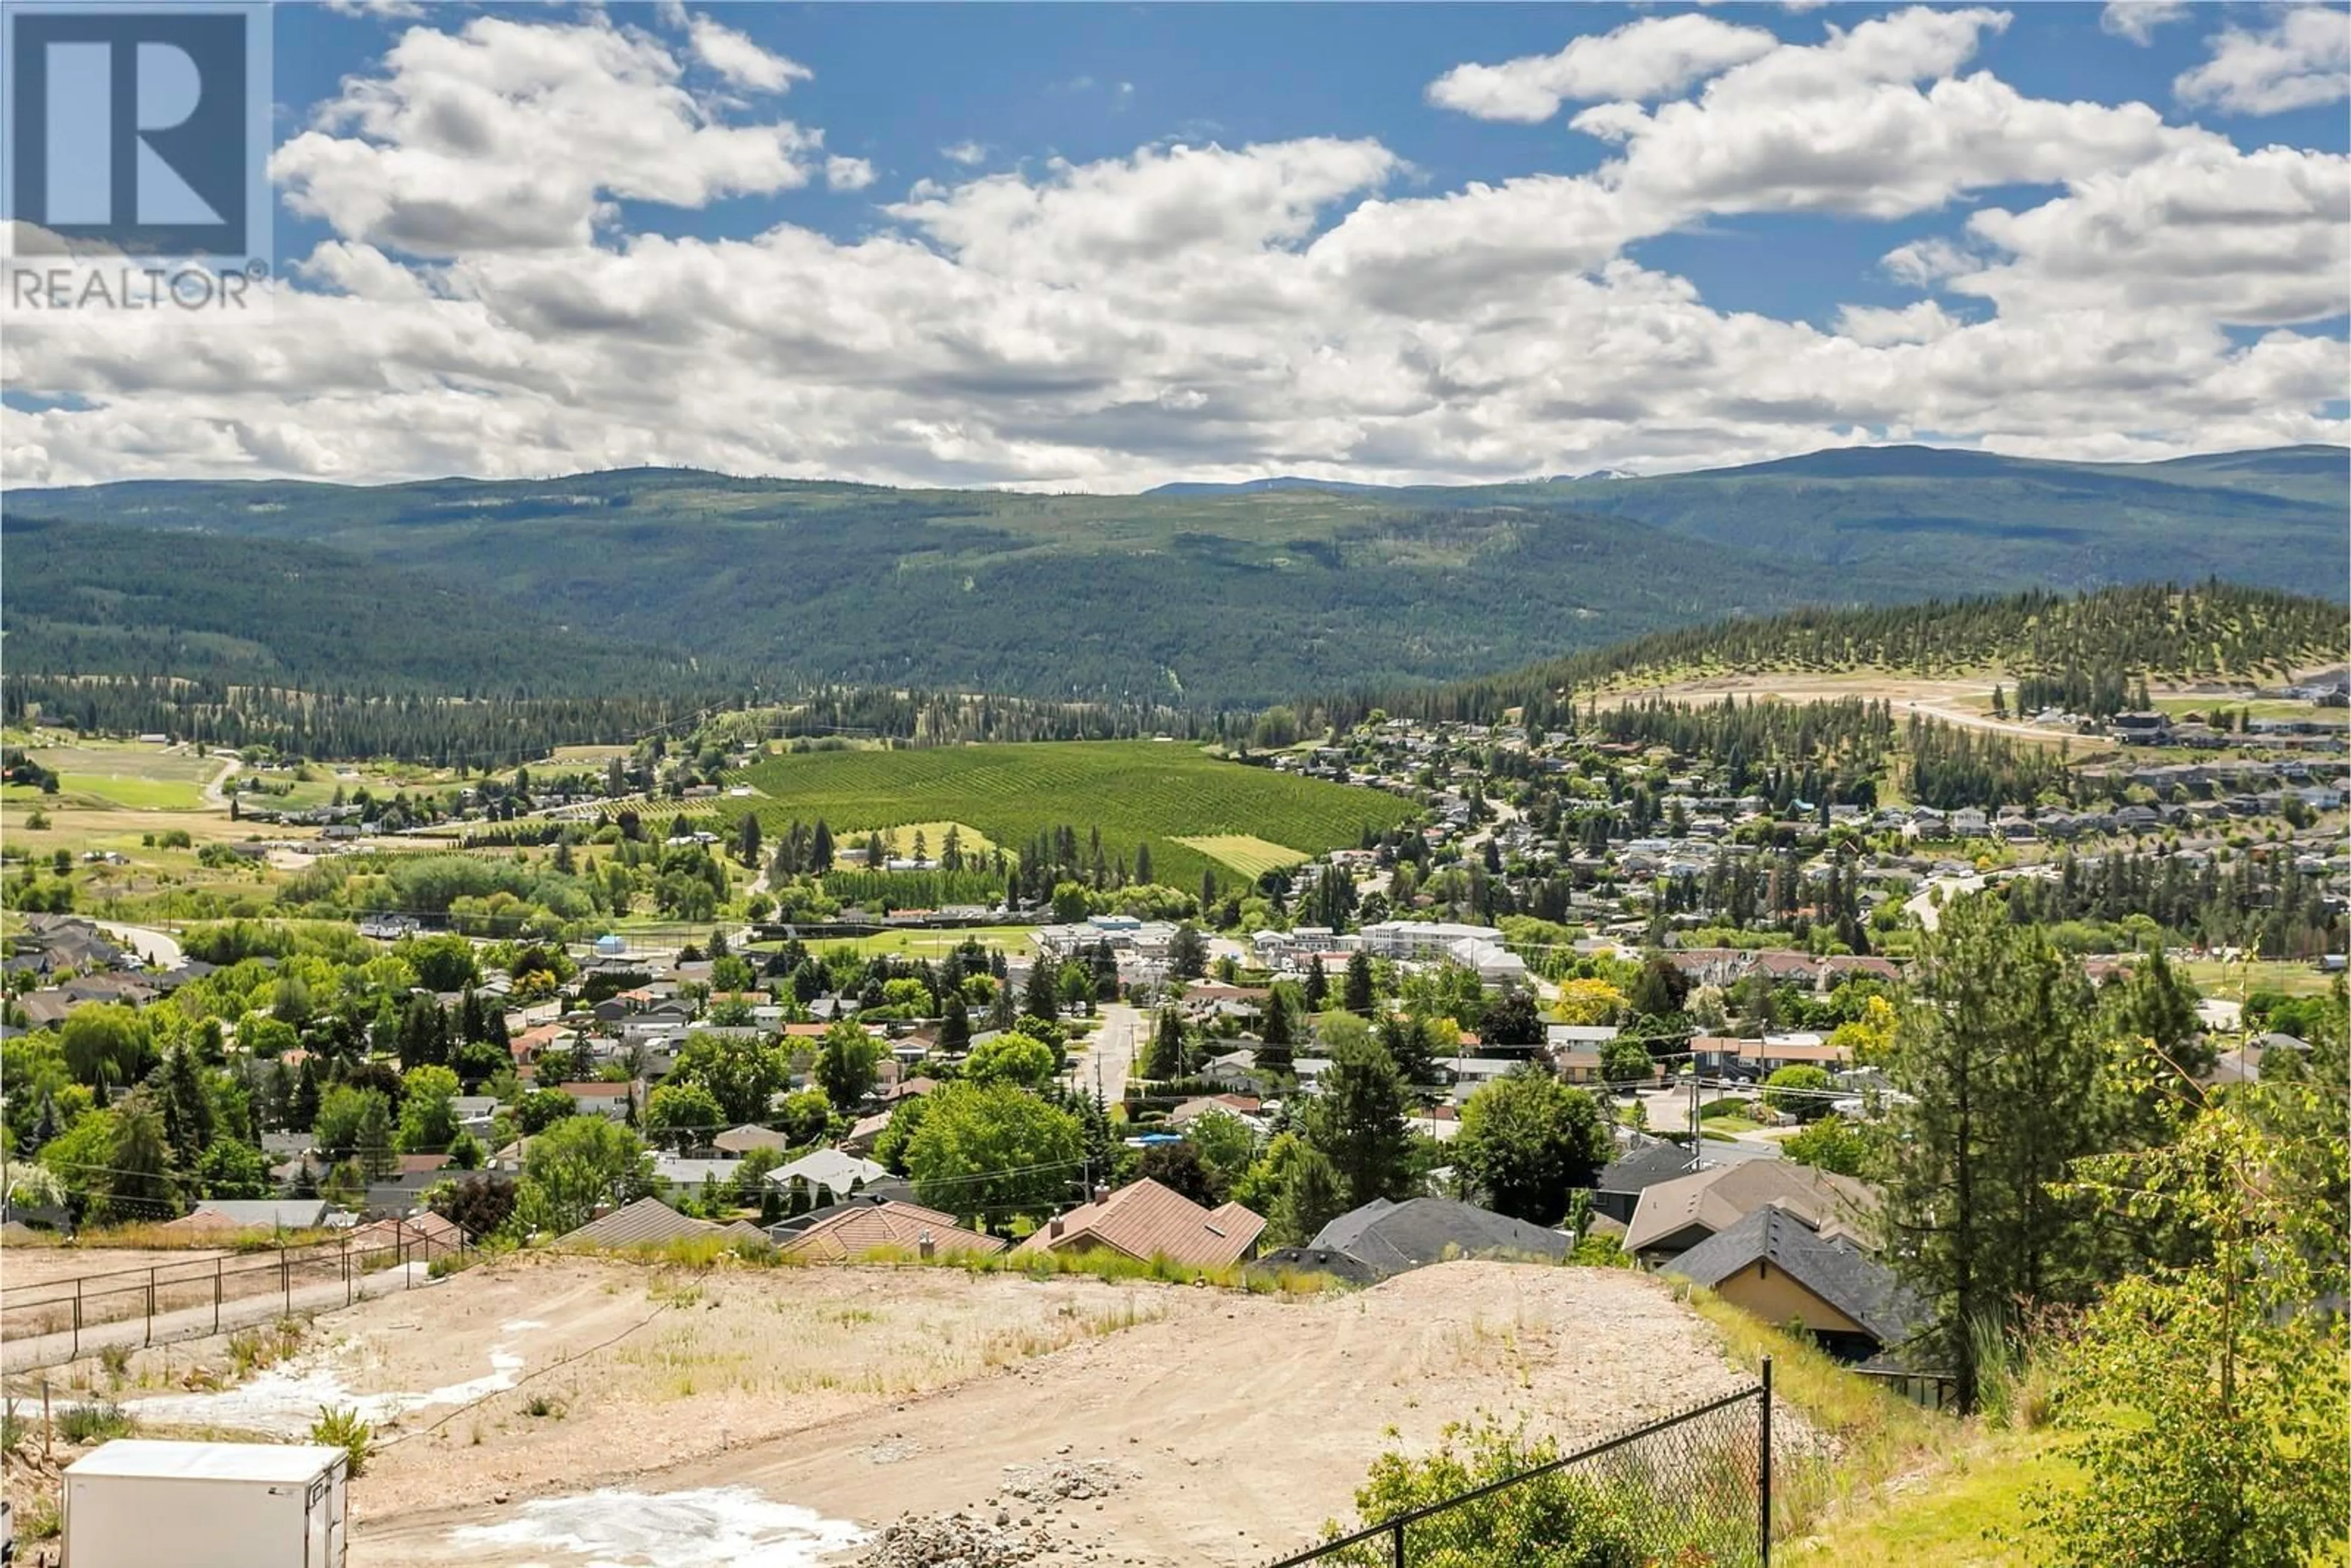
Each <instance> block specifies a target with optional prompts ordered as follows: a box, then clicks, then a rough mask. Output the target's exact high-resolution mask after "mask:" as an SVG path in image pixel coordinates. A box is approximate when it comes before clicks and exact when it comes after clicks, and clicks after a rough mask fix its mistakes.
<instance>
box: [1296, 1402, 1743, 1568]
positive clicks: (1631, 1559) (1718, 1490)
mask: <svg viewBox="0 0 2351 1568" xmlns="http://www.w3.org/2000/svg"><path fill="white" fill-rule="evenodd" d="M1309 1563H1312V1564H1317V1565H1320V1568H1342V1565H1343V1568H1650V1565H1652V1564H1654V1565H1657V1568H1770V1564H1771V1362H1770V1361H1769V1359H1768V1358H1767V1359H1766V1360H1765V1362H1764V1364H1763V1381H1762V1382H1761V1383H1760V1384H1759V1385H1756V1386H1754V1387H1752V1388H1747V1389H1742V1390H1740V1392H1739V1393H1736V1394H1732V1395H1727V1396H1724V1397H1722V1398H1720V1399H1716V1400H1711V1401H1709V1402H1708V1403H1707V1404H1704V1405H1699V1406H1695V1407H1693V1408H1691V1409H1687V1410H1683V1411H1680V1412H1677V1414H1675V1415H1672V1416H1666V1417H1665V1418H1664V1419H1662V1420H1657V1421H1652V1422H1649V1423H1647V1424H1646V1425H1645V1426H1642V1427H1635V1428H1634V1429H1633V1430H1631V1431H1629V1432H1624V1433H1620V1434H1618V1435H1617V1436H1616V1437H1611V1438H1608V1439H1607V1440H1606V1441H1604V1442H1600V1443H1595V1444H1593V1445H1592V1446H1591V1447H1589V1448H1582V1449H1579V1450H1577V1451H1576V1452H1575V1453H1573V1454H1569V1455H1566V1456H1564V1457H1563V1458H1557V1459H1553V1460H1551V1461H1549V1462H1547V1463H1544V1464H1540V1465H1535V1466H1531V1467H1530V1468H1528V1469H1523V1470H1520V1471H1519V1472H1518V1473H1516V1474H1514V1475H1510V1476H1507V1477H1505V1478H1503V1479H1499V1480H1495V1481H1489V1482H1488V1483H1487V1484H1485V1485H1483V1486H1479V1487H1474V1488H1470V1489H1468V1490H1464V1491H1461V1492H1459V1493H1458V1494H1457V1495H1455V1496H1452V1497H1448V1498H1446V1499H1444V1500H1441V1501H1438V1502H1435V1503H1430V1504H1428V1505H1426V1506H1425V1507H1422V1508H1416V1509H1413V1510H1411V1511H1407V1512H1405V1513H1401V1514H1397V1515H1395V1516H1394V1517H1392V1518H1388V1519H1384V1520H1382V1521H1379V1522H1377V1523H1375V1524H1371V1525H1367V1526H1365V1527H1364V1528H1363V1529H1361V1530H1357V1531H1353V1532H1352V1533H1349V1534H1344V1535H1340V1536H1337V1537H1336V1538H1334V1539H1332V1540H1328V1541H1325V1542H1322V1544H1321V1545H1319V1546H1315V1547H1311V1548H1310V1549H1308V1550H1307V1551H1304V1552H1299V1553H1297V1554H1295V1555H1293V1556H1290V1557H1285V1558H1282V1559H1281V1560H1280V1561H1279V1562H1277V1563H1272V1564H1270V1568H1302V1565H1304V1564H1309Z"/></svg>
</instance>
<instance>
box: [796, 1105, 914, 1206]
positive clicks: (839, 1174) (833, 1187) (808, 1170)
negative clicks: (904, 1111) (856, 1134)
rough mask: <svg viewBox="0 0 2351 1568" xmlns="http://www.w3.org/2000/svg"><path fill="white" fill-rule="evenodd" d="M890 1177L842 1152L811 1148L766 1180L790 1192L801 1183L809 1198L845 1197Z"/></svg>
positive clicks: (884, 1170) (882, 1169)
mask: <svg viewBox="0 0 2351 1568" xmlns="http://www.w3.org/2000/svg"><path fill="white" fill-rule="evenodd" d="M885 1125H886V1122H885ZM889 1176H890V1167H889V1166H883V1165H877V1164H875V1163H874V1162H873V1161H872V1160H864V1159H860V1158H858V1157H857V1156H856V1155H852V1154H845V1153H843V1152H842V1151H841V1150H839V1149H812V1150H810V1152H809V1153H807V1154H805V1155H801V1156H800V1157H799V1159H796V1160H794V1161H792V1162H791V1163H790V1164H789V1165H781V1166H777V1167H776V1168H775V1169H774V1170H771V1171H769V1172H768V1176H767V1179H768V1183H769V1185H771V1186H775V1187H778V1188H779V1189H781V1190H783V1191H787V1192H789V1190H791V1188H792V1186H793V1185H794V1184H795V1183H798V1184H799V1185H800V1186H803V1187H805V1188H806V1189H807V1190H808V1191H809V1193H810V1195H814V1194H815V1193H818V1192H820V1191H830V1192H831V1193H832V1194H833V1195H834V1196H835V1197H848V1196H849V1195H850V1194H851V1193H853V1192H855V1191H857V1190H858V1189H859V1188H860V1187H864V1186H872V1184H873V1183H875V1182H877V1181H886V1180H888V1179H889Z"/></svg>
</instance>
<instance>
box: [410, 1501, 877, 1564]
mask: <svg viewBox="0 0 2351 1568" xmlns="http://www.w3.org/2000/svg"><path fill="white" fill-rule="evenodd" d="M449 1540H450V1542H451V1543H452V1544H453V1545H456V1546H461V1547H496V1548H501V1549H505V1550H508V1551H511V1550H513V1549H516V1548H522V1549H525V1550H530V1549H544V1550H547V1551H550V1552H562V1553H565V1554H566V1555H567V1556H568V1557H585V1558H587V1559H589V1562H588V1563H586V1564H585V1568H814V1565H815V1564H817V1563H820V1562H821V1561H822V1560H823V1558H824V1557H825V1555H826V1554H828V1553H831V1552H841V1551H844V1550H846V1549H848V1548H849V1547H852V1546H855V1545H857V1544H859V1543H860V1542H862V1541H864V1540H865V1531H862V1530H860V1529H859V1528H858V1527H857V1526H856V1525H854V1524H852V1523H850V1522H848V1521H845V1520H839V1519H826V1518H824V1517H823V1516H822V1515H820V1514H819V1513H817V1512H815V1511H812V1510H810V1509H805V1508H796V1507H794V1506H793V1505H791V1504H790V1503H782V1502H770V1501H768V1500H767V1499H766V1498H764V1497H761V1496H760V1495H759V1494H758V1492H756V1491H753V1490H751V1489H750V1488H748V1487H710V1488H705V1489H704V1490H700V1491H679V1492H655V1493H650V1494H648V1493H645V1492H639V1491H623V1490H613V1489H606V1490H599V1491H592V1492H588V1493H585V1494H584V1495H580V1496H577V1497H550V1498H541V1499H539V1500H537V1501H534V1502H527V1503H524V1504H523V1505H522V1506H521V1507H520V1508H518V1509H517V1510H516V1511H515V1517H514V1518H512V1519H508V1520H505V1521H501V1522H499V1523H496V1524H468V1525H461V1526H459V1527H458V1528H457V1529H455V1530H453V1531H450V1532H449ZM565 1568H570V1565H569V1563H567V1564H566V1565H565Z"/></svg>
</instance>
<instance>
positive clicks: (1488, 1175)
mask: <svg viewBox="0 0 2351 1568" xmlns="http://www.w3.org/2000/svg"><path fill="white" fill-rule="evenodd" d="M1613 1154H1614V1143H1613V1141H1612V1140H1611V1139H1610V1137H1609V1134H1608V1120H1607V1118H1606V1116H1605V1115H1604V1114H1603V1113H1602V1111H1601V1108H1600V1106H1599V1104H1598V1103H1596V1102H1594V1101H1593V1098H1592V1096H1591V1095H1589V1094H1587V1093H1585V1092H1583V1090H1581V1089H1571V1088H1569V1087H1567V1086H1566V1085H1565V1084H1563V1083H1562V1082H1559V1080H1557V1079H1556V1078H1553V1077H1552V1076H1551V1075H1550V1074H1549V1073H1547V1072H1543V1071H1538V1070H1531V1069H1530V1070H1526V1071H1519V1072H1514V1073H1512V1074H1510V1076H1509V1077H1507V1078H1501V1079H1498V1080H1496V1081H1495V1082H1492V1083H1489V1084H1488V1085H1486V1086H1485V1087H1484V1088H1482V1089H1480V1090H1479V1091H1478V1092H1476V1093H1475V1094H1472V1095H1471V1096H1469V1099H1468V1103H1466V1104H1465V1105H1463V1106H1462V1108H1461V1133H1460V1135H1459V1136H1458V1138H1456V1139H1455V1140H1454V1145H1453V1156H1454V1164H1455V1166H1456V1168H1458V1170H1459V1171H1460V1172H1461V1174H1462V1175H1463V1176H1465V1177H1467V1178H1468V1181H1469V1183H1470V1185H1471V1186H1473V1187H1475V1188H1476V1190H1477V1191H1478V1192H1479V1195H1480V1196H1481V1197H1483V1198H1484V1199H1485V1201H1486V1202H1487V1204H1488V1205H1489V1207H1492V1208H1494V1209H1495V1210H1496V1211H1497V1212H1498V1213H1501V1214H1507V1215H1510V1216H1511V1217H1513V1218H1519V1219H1524V1220H1527V1221H1529V1222H1530V1223H1532V1224H1535V1225H1555V1224H1557V1223H1558V1222H1559V1218H1560V1217H1561V1216H1562V1215H1563V1214H1565V1213H1566V1212H1567V1204H1568V1196H1569V1194H1571V1193H1572V1192H1574V1191H1575V1190H1577V1189H1578V1188H1583V1187H1589V1186H1591V1185H1592V1184H1593V1178H1594V1177H1596V1176H1598V1175H1599V1173H1600V1168H1601V1167H1602V1166H1604V1165H1606V1164H1607V1163H1608V1161H1609V1158H1610V1156H1611V1155H1613Z"/></svg>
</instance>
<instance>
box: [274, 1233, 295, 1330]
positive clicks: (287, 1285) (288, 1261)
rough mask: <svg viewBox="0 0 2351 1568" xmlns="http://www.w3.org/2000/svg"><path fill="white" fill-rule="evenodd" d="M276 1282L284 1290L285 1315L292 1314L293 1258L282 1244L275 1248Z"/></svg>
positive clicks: (289, 1315)
mask: <svg viewBox="0 0 2351 1568" xmlns="http://www.w3.org/2000/svg"><path fill="white" fill-rule="evenodd" d="M277 1282H278V1284H279V1285H280V1286H282V1287H283V1288H284V1290H285V1291H286V1315H287V1317H289V1318H290V1317H292V1316H293V1315H294V1260H293V1258H292V1257H291V1256H290V1255H289V1254H288V1253H287V1250H286V1249H285V1247H284V1245H283V1244H280V1245H279V1247H278V1249H277Z"/></svg>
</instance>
